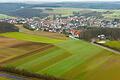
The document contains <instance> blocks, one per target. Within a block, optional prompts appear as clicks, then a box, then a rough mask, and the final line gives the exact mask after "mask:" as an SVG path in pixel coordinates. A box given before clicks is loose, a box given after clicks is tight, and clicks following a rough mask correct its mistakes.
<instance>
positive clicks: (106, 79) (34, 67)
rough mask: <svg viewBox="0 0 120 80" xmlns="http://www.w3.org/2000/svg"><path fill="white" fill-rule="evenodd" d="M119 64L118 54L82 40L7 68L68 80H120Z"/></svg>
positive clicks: (29, 57) (64, 43)
mask: <svg viewBox="0 0 120 80" xmlns="http://www.w3.org/2000/svg"><path fill="white" fill-rule="evenodd" d="M119 63H120V56H119V55H117V54H114V53H112V52H109V51H107V50H104V49H102V48H99V47H96V46H94V45H92V44H90V43H88V42H84V41H82V40H66V41H64V42H60V43H56V44H54V47H52V48H47V50H44V51H42V52H36V53H35V54H32V55H29V56H26V57H22V58H19V59H16V60H15V61H11V62H10V63H5V64H4V66H8V67H11V66H12V67H16V68H18V69H25V70H28V71H31V72H34V73H38V74H41V73H42V74H48V75H54V76H56V77H61V78H65V79H67V80H88V79H89V80H113V79H116V80H119V78H120V76H119V74H120V69H119V67H120V64H119ZM26 66H27V67H26Z"/></svg>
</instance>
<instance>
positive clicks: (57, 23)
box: [0, 15, 120, 38]
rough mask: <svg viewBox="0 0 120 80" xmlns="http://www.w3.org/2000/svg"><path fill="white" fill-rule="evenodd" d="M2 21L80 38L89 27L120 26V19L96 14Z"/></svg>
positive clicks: (1, 20) (0, 20)
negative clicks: (105, 17)
mask: <svg viewBox="0 0 120 80" xmlns="http://www.w3.org/2000/svg"><path fill="white" fill-rule="evenodd" d="M0 22H7V23H11V24H24V27H25V28H27V29H30V30H35V31H39V30H41V31H47V32H54V33H69V35H72V36H74V37H76V38H79V36H80V32H81V31H82V29H85V28H88V27H103V28H106V27H108V28H120V19H113V20H106V19H104V18H98V17H95V16H91V17H85V16H80V17H78V16H69V17H61V16H58V15H54V16H53V17H49V16H48V17H45V18H43V19H41V18H39V17H34V18H11V19H0Z"/></svg>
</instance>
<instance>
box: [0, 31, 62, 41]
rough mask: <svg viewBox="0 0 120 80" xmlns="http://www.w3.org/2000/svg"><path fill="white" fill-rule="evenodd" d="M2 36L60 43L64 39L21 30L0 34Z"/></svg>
mask: <svg viewBox="0 0 120 80" xmlns="http://www.w3.org/2000/svg"><path fill="white" fill-rule="evenodd" d="M0 35H1V36H5V37H10V38H15V39H18V40H25V41H32V42H42V43H59V42H62V41H63V40H59V39H52V38H48V37H43V36H38V35H30V34H26V33H19V32H8V33H4V34H0Z"/></svg>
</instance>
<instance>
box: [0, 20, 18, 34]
mask: <svg viewBox="0 0 120 80" xmlns="http://www.w3.org/2000/svg"><path fill="white" fill-rule="evenodd" d="M4 32H19V28H17V27H16V26H14V25H13V24H10V23H6V22H0V33H4Z"/></svg>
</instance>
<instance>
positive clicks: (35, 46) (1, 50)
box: [0, 37, 52, 63]
mask: <svg viewBox="0 0 120 80" xmlns="http://www.w3.org/2000/svg"><path fill="white" fill-rule="evenodd" d="M50 47H52V45H49V44H44V43H34V42H27V41H21V40H16V39H13V38H6V37H0V63H3V62H6V61H9V60H12V59H14V58H19V56H21V57H23V56H26V55H29V54H32V53H35V52H40V51H41V50H45V49H47V48H50Z"/></svg>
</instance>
